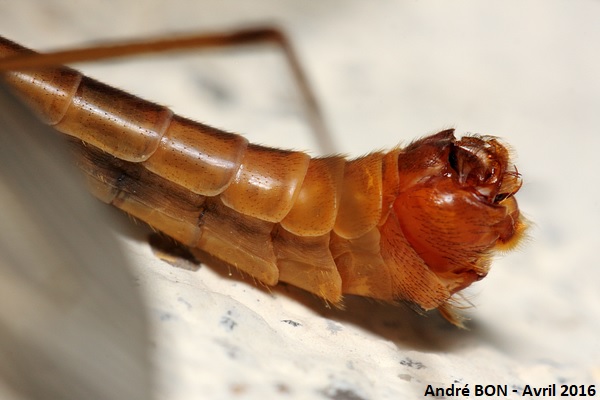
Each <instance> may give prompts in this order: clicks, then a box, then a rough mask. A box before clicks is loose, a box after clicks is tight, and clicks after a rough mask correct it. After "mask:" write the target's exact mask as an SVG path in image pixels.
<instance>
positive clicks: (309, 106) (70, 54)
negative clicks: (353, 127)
mask: <svg viewBox="0 0 600 400" xmlns="http://www.w3.org/2000/svg"><path fill="white" fill-rule="evenodd" d="M248 44H274V45H276V46H277V47H278V48H279V49H281V51H282V52H283V54H284V56H285V59H286V61H287V63H288V65H289V67H290V69H291V71H292V74H293V77H294V79H295V80H296V82H297V84H298V87H299V89H300V94H301V96H302V99H303V101H304V105H305V110H306V114H307V118H308V120H309V123H310V125H311V127H312V130H313V132H314V134H315V135H316V138H317V141H318V144H319V147H320V148H321V150H322V151H323V152H324V153H333V152H334V151H335V149H334V145H333V140H332V138H331V135H330V134H329V131H328V130H327V127H326V124H325V122H324V119H323V115H322V113H321V110H320V107H319V105H318V102H317V99H316V97H315V95H314V93H313V91H312V89H311V87H310V84H309V82H308V79H307V77H306V74H305V73H304V70H303V68H302V66H301V64H300V61H299V59H298V57H297V55H296V52H295V51H294V49H293V47H292V45H291V43H290V41H289V40H288V38H287V36H286V35H285V33H284V32H283V31H281V30H279V29H276V28H247V29H241V30H238V31H234V32H217V33H205V34H197V35H191V36H185V37H176V38H166V39H150V40H143V41H138V42H131V43H114V44H106V45H98V46H92V47H87V48H82V49H72V50H64V51H56V52H52V53H45V54H37V53H31V54H23V55H18V56H15V57H9V58H4V59H0V71H14V70H22V69H33V68H41V67H49V66H57V65H61V64H68V63H74V62H86V61H95V60H100V59H107V58H117V57H123V56H132V55H136V54H146V53H159V52H164V51H175V50H191V49H209V48H219V47H228V46H239V45H248Z"/></svg>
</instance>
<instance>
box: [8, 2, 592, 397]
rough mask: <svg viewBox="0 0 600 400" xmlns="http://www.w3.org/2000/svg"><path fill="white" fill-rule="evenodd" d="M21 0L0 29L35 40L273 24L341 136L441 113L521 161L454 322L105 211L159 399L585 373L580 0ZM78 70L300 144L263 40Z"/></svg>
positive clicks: (369, 137) (588, 166)
mask: <svg viewBox="0 0 600 400" xmlns="http://www.w3.org/2000/svg"><path fill="white" fill-rule="evenodd" d="M40 3H41V2H38V1H34V0H31V1H27V0H21V1H19V2H14V1H7V0H0V27H2V32H1V34H2V35H5V36H7V37H9V38H11V39H13V40H16V41H18V42H20V43H22V44H24V45H27V46H31V47H34V48H38V49H45V48H53V47H61V46H68V45H75V44H81V43H84V42H86V41H90V40H100V39H111V40H117V39H122V38H124V37H140V36H141V37H148V36H152V35H161V34H165V33H169V32H186V31H190V30H194V31H198V30H204V29H217V28H226V27H235V26H239V25H240V24H255V23H257V22H265V21H271V22H276V23H278V25H280V26H282V27H284V28H285V29H286V30H287V31H288V32H289V34H290V35H291V38H292V40H293V42H294V43H295V44H296V47H297V48H298V50H299V52H300V56H301V59H302V61H303V63H304V65H305V66H306V69H307V71H308V74H309V76H310V78H311V80H312V82H313V83H314V85H315V88H316V92H317V95H318V97H319V99H320V100H321V102H322V104H323V106H324V109H325V113H326V115H327V119H328V122H329V124H330V126H331V128H332V130H333V132H334V135H335V138H334V140H335V142H336V145H337V146H338V150H339V151H340V152H342V153H347V154H352V155H359V154H362V153H365V152H367V151H371V150H374V149H379V148H383V147H389V146H393V145H396V144H397V143H398V142H403V143H406V142H408V141H410V140H411V139H414V138H415V137H417V136H420V135H424V134H428V133H432V132H434V131H437V130H440V129H442V128H447V127H449V126H453V127H456V128H457V131H458V132H459V133H460V132H463V131H468V132H477V133H486V134H494V135H498V136H501V137H502V138H504V139H505V141H506V142H507V143H510V144H511V145H512V146H513V147H514V149H515V151H516V153H517V156H518V159H517V165H518V167H519V170H520V171H521V172H522V173H523V175H524V179H525V184H524V186H523V188H522V191H521V192H520V193H519V201H520V205H521V208H522V210H524V212H525V214H526V215H527V216H528V218H530V219H531V220H533V221H534V222H535V225H534V226H533V228H532V229H531V235H530V240H528V241H527V242H526V243H524V244H523V246H522V248H521V249H520V250H519V251H517V252H515V253H511V254H510V255H507V256H505V257H504V258H501V259H499V260H498V261H497V262H496V263H495V264H494V266H493V268H492V271H491V273H490V275H489V276H488V277H487V278H486V279H485V280H484V281H482V282H480V283H478V284H476V285H475V286H474V288H473V290H471V292H470V293H471V296H470V299H471V301H472V302H473V303H474V304H475V305H476V308H474V309H472V310H469V311H468V315H469V316H470V317H471V318H472V320H471V321H470V323H469V326H470V328H471V330H470V331H459V330H456V329H455V328H453V327H451V326H449V325H448V324H447V323H446V322H444V321H443V320H442V319H441V318H439V317H438V316H437V315H431V316H429V317H421V316H418V315H415V314H414V313H412V312H411V311H410V310H404V309H397V308H392V307H387V306H382V305H378V304H373V303H371V302H368V301H365V300H361V299H356V298H349V299H348V300H347V302H346V306H347V307H346V310H345V311H339V310H329V309H327V308H325V307H324V305H323V304H322V303H321V302H320V301H319V300H317V299H315V298H313V297H311V296H309V295H306V294H305V293H303V292H301V291H300V290H297V289H294V288H291V287H278V288H276V289H273V290H266V289H262V288H257V287H255V285H254V284H253V282H252V281H251V280H249V279H246V280H243V279H241V278H239V277H238V275H237V274H236V273H235V272H232V273H231V274H229V272H228V270H227V269H226V268H209V267H206V266H202V267H201V268H200V269H199V270H198V271H195V272H192V271H187V270H183V269H177V268H173V267H172V266H170V265H168V264H166V263H164V262H162V261H159V260H158V259H156V257H154V255H153V254H152V252H151V250H150V247H149V246H148V244H147V241H146V235H147V231H144V230H142V229H137V228H136V227H134V226H133V225H129V226H130V227H131V228H130V230H123V229H120V230H119V229H116V234H117V235H118V236H119V237H120V238H121V239H122V241H123V242H124V246H125V249H126V250H127V252H128V253H129V254H130V256H131V261H132V263H133V264H134V268H135V272H136V276H137V279H138V281H139V288H140V290H142V291H143V293H145V295H146V301H147V304H148V307H149V313H150V318H151V322H152V324H153V328H154V331H153V336H152V338H151V340H152V343H153V351H154V360H155V368H156V372H157V376H156V379H157V382H158V385H157V390H158V393H157V397H158V398H160V399H182V400H183V399H193V398H198V397H199V395H200V394H204V395H206V396H207V397H210V398H232V397H233V398H248V399H251V398H265V397H264V396H266V395H273V394H277V395H280V396H281V397H283V398H286V397H288V398H307V397H311V398H325V399H327V398H331V399H370V398H400V397H399V396H401V395H404V397H403V398H411V397H412V398H417V397H420V396H422V394H423V393H424V391H425V388H426V386H427V385H428V384H432V385H435V386H446V387H448V386H450V385H451V384H452V383H455V384H457V385H464V384H467V383H468V384H469V387H470V388H474V386H475V385H476V384H493V385H498V384H500V385H504V384H506V385H508V387H509V389H512V388H513V387H515V388H522V387H524V386H525V385H526V384H530V385H538V386H544V385H548V384H551V383H557V384H560V383H567V384H577V385H580V384H588V383H598V381H600V364H599V361H598V359H600V342H599V341H598V339H597V333H598V332H599V331H600V308H599V307H600V295H599V291H598V282H599V281H600V270H599V268H598V263H597V256H596V254H595V251H596V250H597V249H598V247H599V245H600V243H599V238H600V236H599V235H598V233H597V229H598V226H600V203H599V202H598V194H599V193H598V192H599V189H598V188H597V185H596V182H597V180H598V177H597V173H596V171H597V170H598V168H599V167H600V165H599V162H598V161H597V160H598V157H597V154H596V149H597V148H598V146H599V145H600V135H598V126H600V117H599V114H598V110H599V109H600V81H599V79H598V72H597V71H599V70H600V58H599V56H598V52H597V48H596V47H597V43H598V42H600V28H599V26H598V24H597V21H598V19H599V18H600V3H599V2H597V1H579V2H573V1H505V2H497V3H494V5H491V4H490V3H481V2H477V1H464V2H452V3H439V2H433V1H419V2H404V1H390V2H385V3H384V2H381V3H378V4H374V3H369V4H368V5H367V3H366V2H361V1H328V2H318V4H317V2H310V3H309V2H302V1H283V2H281V1H275V0H273V1H267V0H263V1H255V2H251V3H250V2H248V3H246V2H244V3H243V5H242V2H235V1H203V2H200V1H197V2H187V1H183V0H181V1H172V0H171V1H164V2H162V1H157V0H153V1H147V2H143V3H142V2H135V1H131V2H123V1H105V2H93V1H80V2H76V5H74V6H73V5H71V4H70V3H73V2H68V1H59V0H53V1H45V2H43V4H40ZM313 3H314V4H313ZM83 70H84V71H87V72H89V73H90V74H92V75H93V76H94V77H97V78H99V79H101V80H103V81H106V82H107V83H111V84H115V85H117V86H119V87H121V88H124V89H127V90H129V91H132V92H134V93H136V94H139V95H141V96H143V97H146V98H149V99H152V100H156V101H159V102H161V103H163V104H167V105H169V106H172V107H173V108H174V109H175V111H176V112H179V113H182V114H184V115H185V116H187V117H191V118H194V119H198V120H201V121H203V122H207V123H212V124H214V125H216V126H218V127H222V128H226V129H230V130H234V131H238V132H244V133H245V134H247V137H248V138H249V139H250V140H252V141H258V142H260V143H264V144H269V145H273V146H280V147H287V148H289V147H291V148H296V149H309V150H312V151H313V152H312V153H313V154H318V149H317V148H316V145H315V143H313V141H312V139H311V138H310V136H309V134H308V132H307V130H306V124H305V123H304V121H303V119H302V116H301V113H300V112H299V111H298V110H299V109H300V107H299V105H298V104H297V98H296V96H295V94H294V90H293V85H292V84H291V82H290V81H289V78H288V74H286V71H285V68H284V65H283V63H282V62H281V61H280V58H279V57H278V55H277V54H276V53H273V52H271V51H265V50H258V51H242V52H235V51H233V52H232V51H228V52H226V54H224V55H219V54H214V53H211V55H208V56H205V55H203V56H184V57H182V58H179V57H175V56H167V57H164V58H161V59H159V60H156V59H155V58H144V59H143V60H136V61H134V62H127V63H118V64H115V65H114V66H109V67H108V66H85V67H84V68H83ZM140 71H143V72H140ZM115 215H116V218H119V216H118V214H116V213H115ZM57 229H59V228H57ZM228 275H232V276H231V277H229V276H228ZM509 397H512V398H516V397H517V396H516V395H515V394H513V393H510V395H509Z"/></svg>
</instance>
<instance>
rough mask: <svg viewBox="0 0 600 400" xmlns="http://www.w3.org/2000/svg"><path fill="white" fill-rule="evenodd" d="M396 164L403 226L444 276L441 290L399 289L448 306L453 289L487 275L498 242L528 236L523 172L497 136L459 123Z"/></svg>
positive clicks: (501, 245) (426, 303) (397, 207)
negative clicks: (521, 201)
mask: <svg viewBox="0 0 600 400" xmlns="http://www.w3.org/2000/svg"><path fill="white" fill-rule="evenodd" d="M398 169H399V179H400V180H399V195H398V197H397V198H396V200H395V202H394V205H393V209H394V212H393V213H394V214H395V217H396V219H397V225H398V230H399V231H401V234H402V235H403V236H404V238H405V240H406V241H407V242H408V243H409V244H410V246H411V247H412V249H414V251H415V253H416V256H418V257H419V258H420V260H418V262H419V263H422V264H424V265H425V267H426V269H427V270H428V271H427V274H429V273H430V272H432V273H433V274H434V275H435V278H436V279H435V280H437V281H438V282H435V285H432V287H433V286H435V287H436V288H438V289H436V290H437V293H433V291H432V290H430V289H427V290H429V292H430V293H418V290H417V289H416V288H411V290H409V291H408V292H409V296H402V295H401V297H405V299H407V300H410V301H413V302H415V303H417V304H419V305H421V306H422V307H423V308H426V309H428V308H434V306H438V307H439V306H442V311H444V306H445V305H446V302H447V301H448V299H449V296H451V295H452V294H454V293H456V292H458V291H460V290H462V289H464V288H466V287H467V286H469V285H470V284H471V283H473V282H475V281H478V280H480V279H482V278H483V277H485V276H486V274H487V272H488V268H489V263H490V255H491V252H492V250H498V249H508V248H511V247H513V246H514V245H515V244H516V243H517V241H518V240H519V238H520V237H522V233H523V231H524V229H525V223H524V219H523V218H522V217H521V215H520V213H519V209H518V207H517V202H516V200H515V198H514V197H513V196H514V194H515V193H516V192H517V191H518V190H519V188H520V187H521V178H520V176H519V174H518V172H517V171H516V168H515V167H514V166H513V165H512V164H511V163H510V160H509V153H508V150H507V149H506V148H505V147H504V146H503V145H502V144H501V143H500V142H499V141H498V140H497V139H496V138H494V137H490V136H471V137H464V138H462V139H460V140H457V139H456V138H455V137H454V134H453V130H447V131H443V132H440V133H438V134H436V135H433V136H430V137H427V138H424V139H421V140H419V141H416V142H414V143H412V144H411V145H410V146H408V147H407V148H406V149H404V151H403V152H402V153H401V154H400V156H399V161H398ZM387 239H388V240H390V241H393V239H390V238H387ZM415 262H416V261H415ZM403 291H404V292H406V290H403ZM406 297H408V298H406ZM436 302H437V303H438V304H436Z"/></svg>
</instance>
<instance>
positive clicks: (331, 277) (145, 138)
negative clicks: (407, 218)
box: [0, 40, 448, 308]
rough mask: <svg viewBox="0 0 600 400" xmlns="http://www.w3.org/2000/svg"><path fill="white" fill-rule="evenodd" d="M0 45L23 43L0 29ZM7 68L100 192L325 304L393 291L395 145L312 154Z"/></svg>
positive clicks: (48, 74) (53, 75) (47, 75)
mask: <svg viewBox="0 0 600 400" xmlns="http://www.w3.org/2000/svg"><path fill="white" fill-rule="evenodd" d="M0 48H1V52H2V53H1V54H2V55H3V56H6V55H10V54H14V53H18V52H23V51H28V50H26V49H24V48H22V47H20V46H18V45H16V44H13V43H11V42H9V41H7V40H3V42H2V43H1V44H0ZM7 80H8V81H9V83H11V85H12V86H13V87H15V88H16V90H17V91H18V92H20V93H21V94H22V97H23V98H24V100H25V101H26V102H27V103H29V104H30V105H31V106H32V107H33V108H34V109H35V110H36V111H37V112H38V114H39V115H40V116H41V118H42V119H43V120H44V121H45V122H47V123H48V124H50V125H52V126H54V127H55V128H56V129H57V130H59V131H61V132H63V133H65V134H67V135H70V136H73V137H74V138H77V139H80V140H81V141H83V142H84V143H85V144H86V145H84V146H81V145H80V146H78V148H79V153H80V154H81V156H82V157H81V160H80V163H81V165H82V167H83V169H84V171H85V172H86V173H87V175H88V177H89V181H90V186H91V187H92V188H93V191H94V193H95V194H96V195H97V196H98V197H99V198H100V199H102V200H103V201H105V202H107V203H111V204H114V205H115V206H117V207H119V208H121V209H123V210H125V211H126V212H128V213H130V214H132V215H133V216H135V217H137V218H139V219H141V220H143V221H145V222H147V223H148V224H150V225H151V226H153V227H155V228H156V229H158V230H161V231H163V232H164V233H166V234H168V235H170V236H172V237H174V238H175V239H177V240H179V241H181V242H182V243H184V244H185V245H187V246H190V247H192V248H200V249H202V250H204V251H206V252H208V253H210V254H213V255H215V256H216V257H218V258H221V259H223V260H224V261H226V262H228V263H230V264H232V265H234V266H236V267H237V268H239V269H241V270H243V271H245V272H247V273H249V274H250V275H252V276H254V277H256V278H257V279H258V280H260V281H261V282H264V283H265V284H268V285H275V284H276V283H277V282H278V281H285V282H288V283H291V284H293V285H296V286H299V287H301V288H304V289H306V290H308V291H311V292H313V293H316V294H317V295H319V296H321V297H323V298H324V299H326V300H327V301H329V302H332V303H334V304H338V303H340V301H341V298H342V293H355V294H362V295H366V296H370V297H377V298H381V299H383V300H388V301H393V300H396V299H397V298H398V295H397V294H394V293H393V290H392V288H391V283H390V279H389V277H388V278H386V277H384V276H382V275H385V274H386V272H385V271H384V270H387V268H385V262H384V260H383V257H382V254H381V251H380V250H381V249H380V244H379V242H380V241H379V237H380V234H379V230H378V226H379V225H381V223H382V222H383V221H385V220H386V218H387V215H388V213H389V210H390V209H391V206H392V203H393V201H394V199H395V197H396V195H397V190H398V189H397V188H398V168H397V167H398V161H397V160H398V155H399V153H400V151H399V150H398V149H395V150H392V151H391V152H389V153H385V154H384V153H373V154H370V155H368V156H365V157H362V158H359V159H356V160H352V161H346V160H345V159H344V158H342V157H337V156H334V157H327V158H310V157H309V156H308V155H307V154H305V153H302V152H294V151H284V150H278V149H272V148H266V147H262V146H257V145H253V144H248V141H247V140H246V139H245V138H243V137H241V136H239V135H236V134H232V133H228V132H224V131H221V130H217V129H215V128H211V127H209V126H206V125H203V124H200V123H197V122H193V121H190V120H188V119H185V118H182V117H179V116H176V115H173V113H172V112H171V111H170V110H169V109H167V108H165V107H162V106H160V105H157V104H154V103H150V102H147V101H144V100H141V99H139V98H137V97H135V96H132V95H130V94H127V93H124V92H122V91H120V90H118V89H115V88H112V87H110V86H107V85H104V84H102V83H100V82H97V81H95V80H93V79H91V78H88V77H85V76H82V75H81V74H80V73H79V72H77V71H74V70H72V69H69V68H66V67H61V68H52V69H48V70H45V71H42V72H14V73H10V74H8V76H7ZM89 145H91V146H89ZM409 247H410V246H409ZM406 251H410V248H408V249H407V250H406ZM375 286H377V287H375ZM445 297H448V296H445ZM437 305H438V304H428V305H425V306H431V307H430V308H432V307H435V306H437Z"/></svg>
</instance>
